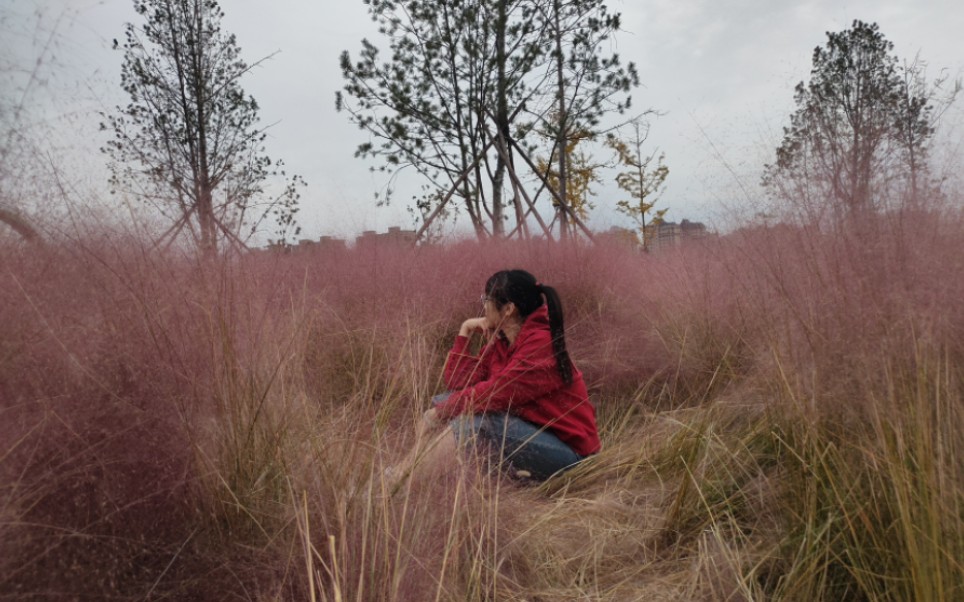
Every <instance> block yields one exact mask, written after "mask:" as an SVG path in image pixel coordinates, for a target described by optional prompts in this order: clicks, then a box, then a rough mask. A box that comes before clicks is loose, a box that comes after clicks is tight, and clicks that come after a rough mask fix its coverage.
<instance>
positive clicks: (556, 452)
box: [432, 392, 584, 481]
mask: <svg viewBox="0 0 964 602" xmlns="http://www.w3.org/2000/svg"><path fill="white" fill-rule="evenodd" d="M449 395H451V392H446V393H441V394H439V395H436V396H435V397H433V398H432V405H438V404H440V403H442V402H444V401H445V400H446V399H448V397H449ZM449 426H450V427H451V428H452V432H453V433H455V438H456V440H457V441H458V442H459V443H460V444H464V443H465V442H466V441H476V442H477V443H478V444H479V445H480V447H481V448H482V449H483V450H484V451H487V452H489V453H490V455H491V456H493V457H494V458H495V459H496V460H497V462H498V463H499V464H506V463H507V464H509V465H511V467H512V468H514V469H515V470H516V471H519V470H525V471H528V472H529V474H530V475H532V478H534V479H537V480H540V481H543V480H545V479H548V478H549V477H550V476H552V475H553V474H555V473H558V472H561V471H563V470H566V469H567V468H571V467H572V466H575V465H576V464H578V463H579V462H580V461H582V460H583V459H584V458H583V456H580V455H579V454H577V453H576V452H574V451H572V448H571V447H569V446H568V445H566V444H565V443H564V442H563V441H562V440H561V439H559V437H556V436H555V435H553V434H552V433H550V432H549V431H548V430H546V428H545V427H540V426H537V425H535V424H532V423H531V422H528V421H526V420H523V419H522V418H519V417H518V416H513V415H512V414H508V413H504V412H489V413H485V414H474V415H471V414H467V415H463V416H458V417H457V418H455V419H453V420H452V421H451V422H449Z"/></svg>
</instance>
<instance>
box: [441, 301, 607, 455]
mask: <svg viewBox="0 0 964 602" xmlns="http://www.w3.org/2000/svg"><path fill="white" fill-rule="evenodd" d="M468 342H469V339H468V338H466V337H462V336H460V337H456V339H455V343H454V344H453V345H452V350H451V351H449V356H448V360H447V361H446V363H445V374H444V376H445V384H446V385H448V388H449V389H450V390H452V391H453V393H452V395H451V396H449V398H448V399H447V400H446V401H445V402H444V403H443V404H441V405H439V406H436V410H435V411H436V415H437V416H438V417H439V419H442V420H448V419H450V418H453V417H455V416H457V415H459V414H481V413H483V412H508V413H510V414H512V415H514V416H518V417H519V418H522V419H523V420H527V421H529V422H531V423H533V424H536V425H538V426H545V427H546V429H547V430H548V431H550V432H551V433H553V434H554V435H555V436H557V437H559V439H561V440H562V441H563V442H565V443H566V444H567V445H568V446H569V447H571V448H572V450H573V451H575V452H576V453H577V454H579V455H580V456H588V455H589V454H594V453H596V452H598V451H599V447H600V445H599V432H598V431H597V429H596V411H595V409H594V408H593V406H592V403H591V402H590V401H589V394H588V392H587V391H586V383H585V382H584V381H583V379H582V373H581V372H579V371H578V370H576V368H575V366H573V374H572V384H571V385H566V384H565V382H564V381H563V380H562V376H560V375H559V370H558V369H557V368H556V357H555V355H553V351H552V335H551V334H550V332H549V312H548V309H547V308H546V306H545V305H542V307H540V308H539V309H537V310H536V311H534V312H532V313H531V314H530V315H529V317H527V318H526V320H525V322H523V324H522V329H521V330H520V331H519V334H518V336H516V339H515V342H514V343H513V344H512V345H509V344H508V342H507V341H506V340H505V339H503V338H502V337H498V336H497V337H493V339H492V341H490V342H489V343H488V344H487V345H486V346H485V347H484V348H483V349H482V352H481V353H480V354H479V355H478V356H475V355H471V354H468V353H465V348H466V346H467V345H468Z"/></svg>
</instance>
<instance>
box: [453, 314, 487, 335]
mask: <svg viewBox="0 0 964 602" xmlns="http://www.w3.org/2000/svg"><path fill="white" fill-rule="evenodd" d="M473 332H481V333H482V334H486V335H487V334H489V321H488V320H487V319H485V318H484V317H483V318H469V319H468V320H466V321H465V322H462V327H461V328H459V336H460V337H467V336H469V335H471V334H472V333H473Z"/></svg>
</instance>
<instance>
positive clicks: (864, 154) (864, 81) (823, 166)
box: [763, 20, 952, 217]
mask: <svg viewBox="0 0 964 602" xmlns="http://www.w3.org/2000/svg"><path fill="white" fill-rule="evenodd" d="M893 48H894V46H893V44H892V43H891V42H890V41H888V40H887V39H886V38H885V37H884V36H883V34H882V33H881V32H880V30H879V27H878V26H877V24H875V23H864V22H862V21H859V20H858V21H854V22H853V25H852V27H851V28H850V29H848V30H845V31H842V32H836V33H834V32H828V33H827V43H826V44H825V45H824V46H818V47H817V48H816V49H814V51H813V67H812V70H811V72H810V81H809V82H806V83H804V82H800V84H798V85H797V87H796V90H795V95H794V100H795V102H796V105H797V109H796V111H795V112H794V113H793V114H792V115H791V117H790V126H789V127H787V128H784V138H783V142H782V143H781V145H780V146H779V147H778V148H777V151H776V162H775V163H773V164H770V165H767V166H766V168H765V172H764V178H763V183H764V185H765V186H766V187H767V188H768V189H769V190H770V192H771V193H772V194H773V195H774V196H776V197H778V198H780V199H782V200H786V201H790V202H793V203H797V204H800V205H802V207H803V208H804V209H805V210H807V211H810V212H813V215H821V214H823V213H825V212H826V211H827V210H831V212H832V214H833V215H835V216H837V217H840V216H850V217H854V216H860V215H864V214H866V213H867V212H870V211H875V210H877V209H879V208H881V207H884V206H886V205H888V204H894V203H898V204H905V203H908V202H916V201H917V200H918V199H919V198H920V197H921V195H922V193H923V191H924V189H925V187H926V185H927V180H928V170H927V161H926V159H927V156H928V152H929V142H930V140H931V137H932V135H933V133H934V124H935V118H934V105H933V103H932V99H933V92H934V91H935V90H936V89H937V87H939V84H940V82H938V84H937V87H935V88H932V89H928V87H927V86H926V85H922V84H921V78H922V74H921V69H920V63H918V62H916V61H915V62H913V63H910V64H908V63H903V64H902V63H901V62H900V61H899V60H898V58H897V57H896V56H895V55H894V54H893ZM950 100H952V97H951V99H949V100H948V102H950Z"/></svg>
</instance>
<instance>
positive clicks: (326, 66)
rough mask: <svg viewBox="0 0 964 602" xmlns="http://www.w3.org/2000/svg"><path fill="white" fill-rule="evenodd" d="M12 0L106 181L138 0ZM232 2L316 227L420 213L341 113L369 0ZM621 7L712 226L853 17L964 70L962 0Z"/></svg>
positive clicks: (276, 152)
mask: <svg viewBox="0 0 964 602" xmlns="http://www.w3.org/2000/svg"><path fill="white" fill-rule="evenodd" d="M0 2H3V3H4V6H5V8H4V14H3V19H4V20H3V21H2V22H0V32H2V34H3V36H4V37H6V38H7V39H6V40H5V41H3V42H0V45H2V46H0V48H2V50H3V52H4V53H5V54H6V56H5V57H3V60H4V63H3V64H2V65H0V66H2V67H3V68H4V69H7V70H9V69H10V68H11V65H14V64H18V65H19V66H20V67H22V68H24V69H27V67H29V66H30V65H32V64H34V63H33V61H35V60H36V59H37V58H38V57H41V58H42V59H43V60H44V62H45V65H44V71H43V73H44V75H45V77H44V79H43V81H41V82H37V83H36V84H35V85H33V86H32V87H31V89H30V91H29V94H28V96H27V98H28V99H29V103H28V104H30V105H32V106H37V107H46V110H47V111H48V113H49V114H61V115H69V119H67V120H66V121H65V122H64V123H67V124H69V125H68V126H67V127H66V128H61V129H66V130H68V132H66V134H65V135H69V137H70V139H71V140H72V141H73V142H71V144H70V147H71V151H72V153H73V154H72V155H71V158H70V160H69V161H66V162H65V163H68V164H70V165H71V166H72V168H73V169H74V170H75V172H76V173H78V174H81V175H78V176H76V177H77V181H78V182H80V183H81V185H84V186H91V187H93V188H94V189H95V190H96V189H97V188H98V187H99V186H101V185H102V182H103V159H102V158H101V157H100V156H99V155H98V154H97V152H96V149H97V148H98V147H99V146H100V144H101V140H100V138H99V134H98V133H97V132H96V126H97V124H98V123H99V117H98V116H97V112H98V111H100V110H106V109H110V108H111V107H113V106H115V105H117V104H123V103H124V101H125V99H124V97H123V95H122V92H121V90H120V87H119V73H120V62H121V59H122V54H121V52H119V51H111V50H110V47H111V43H112V40H113V39H114V38H118V39H121V40H122V39H123V26H124V23H125V22H127V21H135V22H137V18H138V17H137V15H136V14H135V13H134V11H133V9H132V7H131V2H130V0H99V1H98V0H0ZM221 6H222V8H223V9H224V12H225V19H224V23H223V26H224V27H225V28H226V29H227V30H228V31H231V32H233V33H235V34H236V35H237V38H238V42H239V44H240V46H241V48H242V52H243V56H244V58H245V59H246V60H247V61H248V62H249V63H250V62H254V61H255V60H257V59H258V58H261V57H264V56H266V55H269V54H271V53H274V52H276V51H278V53H277V54H276V55H275V56H274V57H273V58H272V59H271V60H270V61H267V62H266V63H264V64H263V65H262V66H261V67H259V68H258V69H256V70H255V71H254V72H252V73H251V74H250V75H249V76H248V77H247V79H246V80H243V81H242V85H243V87H244V88H245V90H246V91H247V92H248V93H250V94H252V95H253V96H254V97H255V98H256V99H257V100H258V103H259V104H260V106H261V118H262V121H263V122H264V123H271V124H274V125H273V126H272V127H271V129H270V130H269V133H270V137H269V140H268V148H267V150H268V153H269V154H270V155H271V156H272V157H276V158H282V159H284V161H285V162H286V163H287V165H288V167H289V169H290V171H292V172H295V173H300V174H301V175H303V176H304V177H305V179H306V180H307V181H308V188H307V190H306V192H305V194H304V195H303V199H302V213H301V222H302V226H303V235H304V236H306V237H312V238H314V237H318V236H320V235H322V234H335V235H347V236H352V235H355V234H357V233H358V232H360V231H361V230H365V229H378V230H384V229H385V228H387V227H388V226H391V225H402V226H406V227H409V226H411V218H410V216H409V215H408V214H407V213H406V212H405V211H404V201H405V200H406V199H407V198H408V197H410V196H411V194H412V193H413V192H414V191H413V190H409V191H408V192H407V194H405V191H400V193H399V194H398V198H397V201H396V204H395V206H393V207H389V208H376V207H375V204H374V201H373V200H372V199H373V196H374V193H375V192H376V191H379V190H381V189H382V188H383V187H384V185H385V184H386V176H385V175H384V174H381V173H376V174H372V173H370V172H369V169H368V168H369V166H370V164H369V163H366V162H364V161H363V160H360V159H355V158H354V157H353V152H354V150H355V147H356V146H357V145H358V143H360V142H362V141H364V140H365V139H366V137H365V135H364V134H363V133H362V132H360V131H359V130H357V129H356V128H355V127H354V126H352V125H351V124H350V123H349V122H348V119H347V116H346V115H345V114H340V113H337V112H336V111H335V106H334V95H335V91H336V90H338V89H340V88H341V86H342V78H341V73H340V70H339V68H338V56H339V54H340V53H341V51H343V50H349V51H351V52H352V53H353V54H354V53H356V52H357V50H358V48H360V41H361V39H362V38H363V37H366V36H367V37H370V38H371V39H372V40H373V41H377V39H378V38H377V33H376V31H375V29H374V25H373V24H372V22H371V21H370V19H369V17H368V15H367V11H366V6H365V5H364V3H363V2H362V1H361V0H340V1H337V2H336V1H334V0H315V1H308V0H273V1H271V2H266V1H264V0H223V1H222V2H221ZM608 6H609V7H610V9H611V10H614V11H619V12H622V14H623V20H622V24H623V29H624V31H623V32H621V33H619V34H618V35H617V36H616V47H615V50H616V51H618V52H619V54H620V55H621V56H622V57H623V59H624V60H629V61H633V62H635V63H636V65H637V67H638V69H639V74H640V79H641V82H642V87H641V88H639V89H638V90H636V91H635V92H634V94H633V99H634V105H635V106H636V107H637V108H639V109H642V108H652V109H656V110H658V111H661V112H662V113H664V114H663V115H662V116H661V117H659V118H658V119H655V120H654V121H653V123H652V130H651V137H650V142H651V144H652V148H654V149H655V148H659V149H660V150H662V151H663V152H665V154H666V163H667V164H668V165H669V167H670V170H671V173H670V177H669V180H668V186H667V190H666V193H665V195H664V197H663V199H662V201H661V203H660V205H661V206H662V207H665V208H668V209H669V213H668V214H667V218H668V219H670V220H672V221H679V220H681V219H684V218H686V219H690V220H699V221H705V222H709V224H710V225H711V226H713V225H715V224H716V223H717V222H720V221H721V219H722V217H721V216H724V215H725V214H726V213H727V212H728V211H730V210H731V209H732V208H734V207H738V206H740V205H741V204H742V203H744V201H745V200H746V197H747V196H750V197H754V196H758V194H759V193H758V188H757V186H758V182H759V177H760V170H761V167H762V164H763V163H765V162H767V161H769V160H771V159H772V154H773V149H774V148H775V146H776V145H777V144H778V143H779V139H780V132H781V128H782V127H783V126H784V125H785V124H786V123H787V121H788V115H789V113H790V112H791V111H792V110H793V87H794V86H795V85H796V84H797V82H799V81H800V80H802V79H807V77H808V75H809V71H810V59H811V54H812V51H813V48H814V47H815V46H817V45H821V44H823V43H824V42H825V40H826V33H825V32H826V31H828V30H831V31H839V30H843V29H846V28H848V27H849V26H850V23H851V22H852V21H853V20H854V19H862V20H864V21H875V22H877V23H878V24H879V25H880V29H881V31H882V32H883V34H884V35H885V36H886V37H887V39H889V40H890V41H892V42H893V43H894V45H895V52H896V54H897V55H898V56H900V57H902V58H907V59H911V58H913V57H914V55H916V54H918V53H920V56H921V58H923V59H925V60H926V61H927V62H928V63H929V66H930V68H929V72H930V73H931V74H932V75H933V76H936V75H937V74H938V72H939V70H940V69H941V68H947V69H948V70H949V71H950V72H951V73H952V74H960V73H961V72H962V71H964V45H962V43H961V41H960V40H961V36H962V32H964V3H961V2H960V0H856V1H849V2H848V1H847V0H844V1H840V0H817V1H811V2H789V1H783V0H738V1H734V0H722V1H721V0H675V1H674V0H645V1H644V0H638V1H629V0H623V1H621V0H610V2H609V3H608ZM51 34H53V35H51ZM48 39H50V40H54V42H53V45H52V46H49V47H48V46H47V40H48ZM8 85H9V84H8ZM962 116H964V111H962V109H961V106H960V104H959V105H958V106H957V107H956V108H955V109H954V110H953V111H952V112H951V114H950V115H949V121H948V123H949V125H951V126H954V127H949V128H948V129H947V131H945V134H944V136H945V139H949V143H950V144H955V145H956V144H959V143H960V140H959V138H960V135H961V128H960V126H959V125H958V124H961V123H962V122H964V119H962ZM957 159H959V155H957V154H955V155H954V159H953V160H957ZM617 198H618V197H617V196H615V191H614V190H612V189H611V188H610V189H604V190H602V191H601V192H600V194H599V196H598V197H597V198H596V199H595V203H596V205H597V209H596V211H595V212H594V213H593V215H592V218H591V224H592V225H593V226H595V227H596V228H599V229H605V228H608V227H609V226H610V225H629V224H628V222H627V221H626V219H625V218H622V217H621V216H619V215H618V214H615V213H614V212H613V210H612V208H613V206H614V205H615V202H616V200H617Z"/></svg>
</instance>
